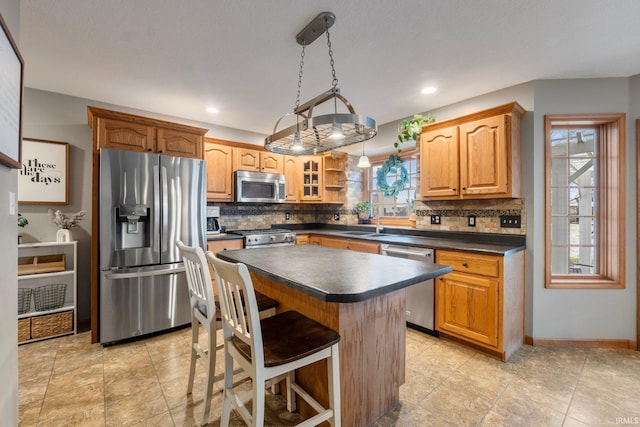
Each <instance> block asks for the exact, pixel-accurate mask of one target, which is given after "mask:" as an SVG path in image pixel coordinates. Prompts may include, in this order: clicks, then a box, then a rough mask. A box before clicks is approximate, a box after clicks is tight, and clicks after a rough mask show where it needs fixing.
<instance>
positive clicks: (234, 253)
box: [217, 245, 452, 303]
mask: <svg viewBox="0 0 640 427" xmlns="http://www.w3.org/2000/svg"><path fill="white" fill-rule="evenodd" d="M217 255H218V257H219V258H221V259H224V260H226V261H231V262H241V263H244V264H246V265H247V268H248V269H249V271H250V272H253V273H256V274H259V275H262V276H265V277H267V278H269V279H271V280H274V281H277V282H279V283H282V284H283V285H285V286H288V287H290V288H293V289H295V290H298V291H300V292H303V293H305V294H307V295H310V296H313V297H315V298H318V299H320V300H322V301H326V302H340V303H353V302H359V301H364V300H367V299H370V298H373V297H376V296H379V295H383V294H387V293H390V292H393V291H396V290H399V289H402V288H406V287H407V286H410V285H414V284H416V283H419V282H422V281H424V280H429V279H432V278H434V277H437V276H440V275H443V274H446V273H449V272H451V271H452V268H451V267H450V266H446V265H440V264H429V263H423V262H420V261H413V260H407V259H402V258H393V257H385V256H381V255H376V254H368V253H363V252H354V251H345V250H340V249H334V248H328V247H322V246H317V245H291V246H280V247H270V248H258V249H238V250H227V251H222V252H219V253H218V254H217Z"/></svg>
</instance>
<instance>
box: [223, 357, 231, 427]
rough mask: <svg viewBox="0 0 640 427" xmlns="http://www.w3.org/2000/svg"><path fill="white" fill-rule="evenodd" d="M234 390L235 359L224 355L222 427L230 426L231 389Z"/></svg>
mask: <svg viewBox="0 0 640 427" xmlns="http://www.w3.org/2000/svg"><path fill="white" fill-rule="evenodd" d="M232 388H233V358H232V357H231V356H230V355H229V354H227V352H226V351H225V353H224V390H223V394H222V416H221V417H220V427H228V426H229V418H230V416H231V409H232V408H233V403H232V402H231V395H230V392H231V389H232Z"/></svg>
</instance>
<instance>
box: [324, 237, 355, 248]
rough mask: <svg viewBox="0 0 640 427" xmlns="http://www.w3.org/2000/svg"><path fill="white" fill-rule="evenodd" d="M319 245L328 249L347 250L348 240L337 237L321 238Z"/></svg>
mask: <svg viewBox="0 0 640 427" xmlns="http://www.w3.org/2000/svg"><path fill="white" fill-rule="evenodd" d="M320 244H321V245H322V246H326V247H328V248H336V249H349V240H347V239H341V238H339V237H325V236H322V237H321V238H320Z"/></svg>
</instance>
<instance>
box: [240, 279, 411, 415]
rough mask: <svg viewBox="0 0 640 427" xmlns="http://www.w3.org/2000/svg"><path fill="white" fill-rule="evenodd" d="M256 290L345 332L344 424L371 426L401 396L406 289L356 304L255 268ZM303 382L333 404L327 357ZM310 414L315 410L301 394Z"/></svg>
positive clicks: (301, 376) (301, 375)
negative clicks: (332, 298) (289, 284)
mask: <svg viewBox="0 0 640 427" xmlns="http://www.w3.org/2000/svg"><path fill="white" fill-rule="evenodd" d="M251 278H252V280H253V285H254V287H255V289H256V290H257V291H259V292H262V293H263V294H265V295H267V296H270V297H271V298H274V299H276V300H277V301H278V302H279V303H280V305H279V306H278V312H283V311H287V310H296V311H298V312H300V313H302V314H304V315H305V316H307V317H309V318H311V319H313V320H315V321H317V322H319V323H321V324H322V325H325V326H327V327H329V328H331V329H333V330H335V331H337V332H338V333H339V334H340V336H341V340H340V398H341V418H342V425H343V426H354V427H355V426H366V425H368V424H370V423H371V422H373V421H375V420H376V419H378V418H379V417H380V416H382V415H384V414H385V413H386V412H387V411H388V410H389V409H391V407H392V406H394V405H395V404H396V403H397V402H398V401H399V393H400V392H399V389H400V386H401V385H402V384H404V374H405V294H406V291H405V289H400V290H397V291H393V292H390V293H387V294H384V295H381V296H377V297H374V298H371V299H367V300H365V301H361V302H354V303H334V302H325V301H321V300H319V299H318V298H314V297H312V296H309V295H307V294H304V293H302V292H299V291H296V290H294V289H292V288H290V287H287V286H285V285H283V284H280V283H278V282H276V281H273V280H271V279H269V278H266V277H264V276H261V275H258V274H255V273H253V272H252V273H251ZM296 379H297V380H298V382H299V383H300V384H301V385H302V386H303V387H304V388H305V389H306V390H307V391H309V393H310V394H311V395H312V396H314V397H315V398H316V399H317V400H318V401H319V402H320V403H321V404H323V405H326V404H327V403H328V395H327V394H328V393H327V368H326V362H325V361H322V362H318V363H316V364H314V365H311V366H308V367H306V368H303V369H300V370H298V371H297V372H296ZM298 401H299V402H298V405H299V406H298V409H299V411H300V413H301V414H302V415H303V416H304V417H305V418H307V417H309V416H312V415H314V414H315V412H314V411H313V409H311V408H309V407H308V406H305V402H304V401H302V399H298Z"/></svg>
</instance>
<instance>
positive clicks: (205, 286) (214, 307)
mask: <svg viewBox="0 0 640 427" xmlns="http://www.w3.org/2000/svg"><path fill="white" fill-rule="evenodd" d="M176 246H177V247H178V249H180V253H181V255H182V259H183V261H184V267H185V271H186V274H187V283H188V285H189V301H190V304H191V363H190V368H189V383H188V385H187V394H191V392H192V391H193V380H194V377H195V371H196V359H198V358H202V360H204V361H205V364H206V366H207V393H206V395H205V411H204V419H203V423H205V424H206V422H207V419H208V418H209V412H210V410H211V397H212V393H213V383H214V382H215V366H216V350H219V349H221V348H222V347H223V345H224V344H222V343H221V344H219V345H218V344H217V342H216V341H217V338H216V331H217V330H218V329H221V328H222V320H221V319H222V317H221V312H220V308H219V304H218V302H217V301H216V298H215V295H214V292H213V283H212V282H211V274H210V273H209V268H208V267H207V260H206V258H205V253H204V251H203V249H202V248H201V247H199V246H197V247H192V246H186V245H185V244H184V243H182V242H181V241H178V242H176ZM257 306H258V311H259V312H260V315H261V316H263V317H268V316H270V315H273V314H275V311H276V307H277V306H278V301H276V300H274V299H273V298H269V297H267V296H266V295H263V294H260V295H259V296H258V303H257ZM211 314H212V315H211ZM200 324H202V325H203V326H204V328H205V330H206V331H207V334H208V335H209V339H208V345H207V348H204V347H202V346H201V345H200V343H199V338H200V334H199V330H200V328H199V325H200Z"/></svg>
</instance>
